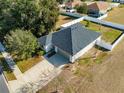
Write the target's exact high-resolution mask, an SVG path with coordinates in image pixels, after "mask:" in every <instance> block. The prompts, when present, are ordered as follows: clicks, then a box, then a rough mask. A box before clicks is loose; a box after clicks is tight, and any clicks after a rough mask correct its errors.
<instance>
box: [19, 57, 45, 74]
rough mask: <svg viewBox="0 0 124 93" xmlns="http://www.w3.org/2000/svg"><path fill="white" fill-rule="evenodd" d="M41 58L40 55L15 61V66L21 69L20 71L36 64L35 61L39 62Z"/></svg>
mask: <svg viewBox="0 0 124 93" xmlns="http://www.w3.org/2000/svg"><path fill="white" fill-rule="evenodd" d="M42 60H43V58H42V57H41V56H37V57H33V58H29V59H27V60H23V61H19V62H17V66H18V67H19V69H20V70H21V72H22V73H24V72H25V71H27V70H29V69H30V68H31V67H33V66H34V65H36V64H37V63H39V62H41V61H42Z"/></svg>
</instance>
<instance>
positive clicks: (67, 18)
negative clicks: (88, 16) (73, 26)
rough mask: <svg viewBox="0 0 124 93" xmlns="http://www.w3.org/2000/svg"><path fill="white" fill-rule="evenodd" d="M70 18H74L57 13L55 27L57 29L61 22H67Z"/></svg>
mask: <svg viewBox="0 0 124 93" xmlns="http://www.w3.org/2000/svg"><path fill="white" fill-rule="evenodd" d="M72 20H74V18H71V17H68V16H64V15H59V18H58V21H57V23H56V29H59V28H60V26H61V25H62V24H65V23H68V22H70V21H72Z"/></svg>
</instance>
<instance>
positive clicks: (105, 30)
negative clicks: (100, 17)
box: [81, 21, 122, 44]
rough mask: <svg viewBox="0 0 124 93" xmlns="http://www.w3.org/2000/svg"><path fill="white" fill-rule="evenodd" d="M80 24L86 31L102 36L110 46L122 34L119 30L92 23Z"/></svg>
mask: <svg viewBox="0 0 124 93" xmlns="http://www.w3.org/2000/svg"><path fill="white" fill-rule="evenodd" d="M81 23H82V24H83V25H85V26H86V28H87V29H90V30H93V31H97V32H100V33H101V34H102V39H103V40H104V41H106V42H107V43H110V44H112V43H113V42H114V41H115V40H116V39H117V38H118V37H119V36H120V35H121V34H122V32H121V31H119V30H116V29H113V28H109V27H105V26H102V25H99V24H96V23H93V22H89V21H81Z"/></svg>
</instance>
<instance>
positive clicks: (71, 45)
mask: <svg viewBox="0 0 124 93" xmlns="http://www.w3.org/2000/svg"><path fill="white" fill-rule="evenodd" d="M100 36H101V35H100V33H98V32H95V31H91V30H88V29H86V28H85V27H84V26H83V25H82V24H80V23H76V24H74V25H71V26H69V27H66V28H62V29H61V30H60V31H58V32H54V33H51V34H49V35H46V36H43V37H40V38H39V42H40V44H41V46H42V47H43V48H44V50H45V51H46V52H49V51H50V50H54V51H55V52H56V53H59V54H61V55H62V56H64V57H66V58H67V59H68V60H69V61H70V62H74V61H75V60H76V59H78V58H79V57H81V56H82V55H83V54H84V53H86V52H87V51H88V50H89V49H91V48H92V47H93V46H94V45H95V43H96V41H97V40H99V39H100Z"/></svg>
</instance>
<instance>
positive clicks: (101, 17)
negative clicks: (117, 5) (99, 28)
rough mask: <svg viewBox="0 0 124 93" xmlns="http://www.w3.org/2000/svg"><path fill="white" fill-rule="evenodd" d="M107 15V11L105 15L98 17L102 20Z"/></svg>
mask: <svg viewBox="0 0 124 93" xmlns="http://www.w3.org/2000/svg"><path fill="white" fill-rule="evenodd" d="M107 16H108V14H107V13H106V14H104V15H103V16H100V17H98V18H97V19H99V20H102V19H104V18H106V17H107Z"/></svg>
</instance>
